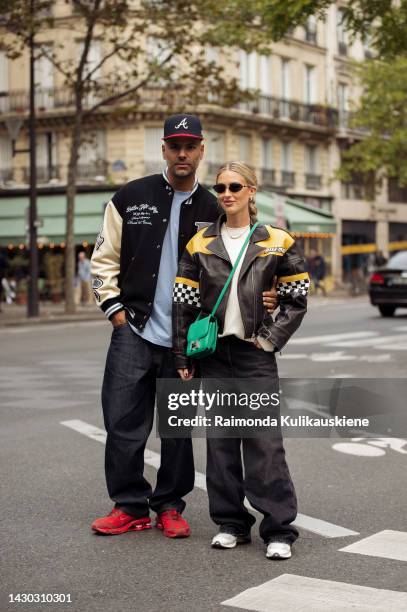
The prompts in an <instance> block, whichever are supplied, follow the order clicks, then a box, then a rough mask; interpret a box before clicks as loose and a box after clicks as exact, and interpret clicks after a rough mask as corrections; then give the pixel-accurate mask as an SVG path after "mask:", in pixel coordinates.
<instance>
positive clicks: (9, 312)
mask: <svg viewBox="0 0 407 612" xmlns="http://www.w3.org/2000/svg"><path fill="white" fill-rule="evenodd" d="M39 311H40V315H39V316H38V317H30V318H28V317H27V306H26V305H20V304H4V303H2V304H1V312H0V328H2V327H11V326H17V325H38V324H41V325H42V324H44V323H66V322H69V321H73V322H75V321H76V322H77V321H103V320H104V315H103V314H102V313H101V311H100V310H99V309H98V307H97V306H96V305H95V304H89V305H86V306H77V307H76V313H75V314H73V315H67V314H65V303H64V302H61V303H60V304H53V303H52V302H41V304H40V307H39Z"/></svg>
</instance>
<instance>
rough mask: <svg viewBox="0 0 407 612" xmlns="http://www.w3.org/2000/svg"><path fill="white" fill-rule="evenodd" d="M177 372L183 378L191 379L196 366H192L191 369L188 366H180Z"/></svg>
mask: <svg viewBox="0 0 407 612" xmlns="http://www.w3.org/2000/svg"><path fill="white" fill-rule="evenodd" d="M177 372H178V374H179V375H180V377H181V378H182V380H191V378H193V377H194V374H195V366H192V367H191V369H190V370H188V368H179V369H178V370H177Z"/></svg>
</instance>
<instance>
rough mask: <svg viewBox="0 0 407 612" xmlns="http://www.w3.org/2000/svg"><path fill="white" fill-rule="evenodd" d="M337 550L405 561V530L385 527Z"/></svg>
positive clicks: (406, 535)
mask: <svg viewBox="0 0 407 612" xmlns="http://www.w3.org/2000/svg"><path fill="white" fill-rule="evenodd" d="M339 550H340V551H342V552H350V553H357V554H359V555H368V556H370V557H383V558H385V559H396V560H397V561H407V532H406V531H393V530H391V529H385V530H384V531H379V533H375V534H374V535H371V536H369V537H368V538H364V539H363V540H359V542H354V543H353V544H351V545H350V546H345V548H340V549H339ZM389 609H391V608H389ZM406 609H407V602H406Z"/></svg>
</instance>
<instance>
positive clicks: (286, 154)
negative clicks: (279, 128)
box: [281, 142, 291, 172]
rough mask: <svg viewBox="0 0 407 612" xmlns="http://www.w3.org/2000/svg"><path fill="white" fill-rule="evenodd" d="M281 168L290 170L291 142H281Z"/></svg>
mask: <svg viewBox="0 0 407 612" xmlns="http://www.w3.org/2000/svg"><path fill="white" fill-rule="evenodd" d="M281 169H282V170H286V171H288V172H289V171H291V143H289V142H283V143H282V144H281Z"/></svg>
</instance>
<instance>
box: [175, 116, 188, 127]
mask: <svg viewBox="0 0 407 612" xmlns="http://www.w3.org/2000/svg"><path fill="white" fill-rule="evenodd" d="M174 127H175V129H176V130H179V128H180V127H183V128H184V130H187V129H188V123H187V118H186V117H184V118H183V119H182V121H180V122H179V123H178V125H176V126H174Z"/></svg>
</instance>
